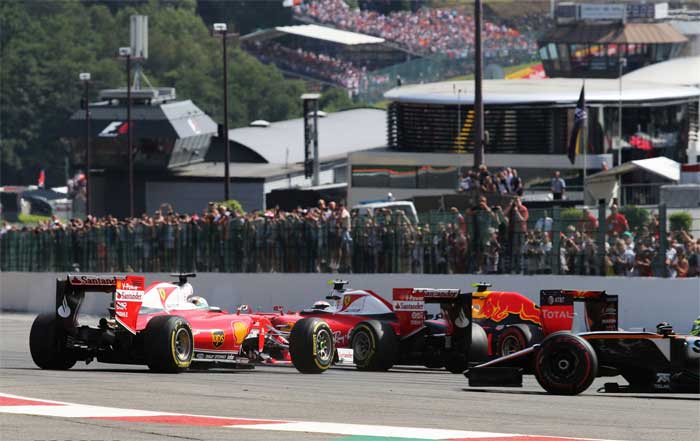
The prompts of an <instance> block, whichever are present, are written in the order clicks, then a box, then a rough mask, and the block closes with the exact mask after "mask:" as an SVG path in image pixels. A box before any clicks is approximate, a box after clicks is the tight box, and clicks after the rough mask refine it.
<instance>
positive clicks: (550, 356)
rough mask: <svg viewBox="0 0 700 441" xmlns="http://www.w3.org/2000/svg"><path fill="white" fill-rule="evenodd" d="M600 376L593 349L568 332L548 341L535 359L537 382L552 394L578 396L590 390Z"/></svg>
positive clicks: (560, 333)
mask: <svg viewBox="0 0 700 441" xmlns="http://www.w3.org/2000/svg"><path fill="white" fill-rule="evenodd" d="M597 372H598V357H597V356H596V353H595V350H594V349H593V347H592V346H591V345H590V343H588V342H587V341H586V340H584V339H583V338H581V337H579V336H577V335H574V334H572V333H570V332H568V331H559V332H555V333H553V334H551V335H549V336H548V337H547V338H545V339H544V340H543V341H542V344H541V346H540V349H539V351H538V352H537V355H536V356H535V377H536V378H537V382H538V383H540V386H542V387H543V388H544V390H546V391H547V392H549V393H551V394H556V395H578V394H580V393H581V392H583V391H585V390H586V389H588V387H589V386H590V385H591V383H592V382H593V380H594V379H595V377H596V374H597Z"/></svg>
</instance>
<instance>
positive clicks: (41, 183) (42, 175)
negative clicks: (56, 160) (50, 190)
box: [37, 170, 46, 188]
mask: <svg viewBox="0 0 700 441" xmlns="http://www.w3.org/2000/svg"><path fill="white" fill-rule="evenodd" d="M45 180H46V173H44V170H42V171H40V172H39V180H38V181H37V187H39V188H44V181H45Z"/></svg>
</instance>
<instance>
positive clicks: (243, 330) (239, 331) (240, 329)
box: [231, 322, 248, 344]
mask: <svg viewBox="0 0 700 441" xmlns="http://www.w3.org/2000/svg"><path fill="white" fill-rule="evenodd" d="M231 327H232V328H233V340H234V341H235V343H236V344H241V343H243V340H244V339H245V336H246V335H248V325H246V324H245V323H243V322H233V323H231Z"/></svg>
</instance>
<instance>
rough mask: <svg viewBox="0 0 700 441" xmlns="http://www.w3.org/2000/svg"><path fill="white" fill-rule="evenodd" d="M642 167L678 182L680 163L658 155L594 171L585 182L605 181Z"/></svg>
mask: <svg viewBox="0 0 700 441" xmlns="http://www.w3.org/2000/svg"><path fill="white" fill-rule="evenodd" d="M638 168H640V169H642V170H645V171H647V172H649V173H653V174H655V175H657V176H661V177H662V178H665V179H668V180H670V181H674V182H678V181H680V179H681V165H680V164H679V163H677V162H676V161H674V160H673V159H669V158H666V157H664V156H659V157H656V158H649V159H640V160H637V161H630V162H625V163H624V164H622V165H618V166H617V167H615V168H611V169H610V170H606V171H603V172H600V173H596V174H594V175H591V176H589V177H587V178H586V182H596V181H605V180H608V179H614V178H615V177H616V176H618V175H622V174H625V173H627V172H629V171H632V170H634V169H638Z"/></svg>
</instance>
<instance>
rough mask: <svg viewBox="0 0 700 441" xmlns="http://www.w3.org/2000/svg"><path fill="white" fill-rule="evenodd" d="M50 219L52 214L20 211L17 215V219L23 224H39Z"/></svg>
mask: <svg viewBox="0 0 700 441" xmlns="http://www.w3.org/2000/svg"><path fill="white" fill-rule="evenodd" d="M50 219H51V217H50V216H41V215H38V214H23V213H20V214H19V216H17V220H18V221H19V222H20V223H22V224H39V223H41V222H46V221H48V220H50Z"/></svg>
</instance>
